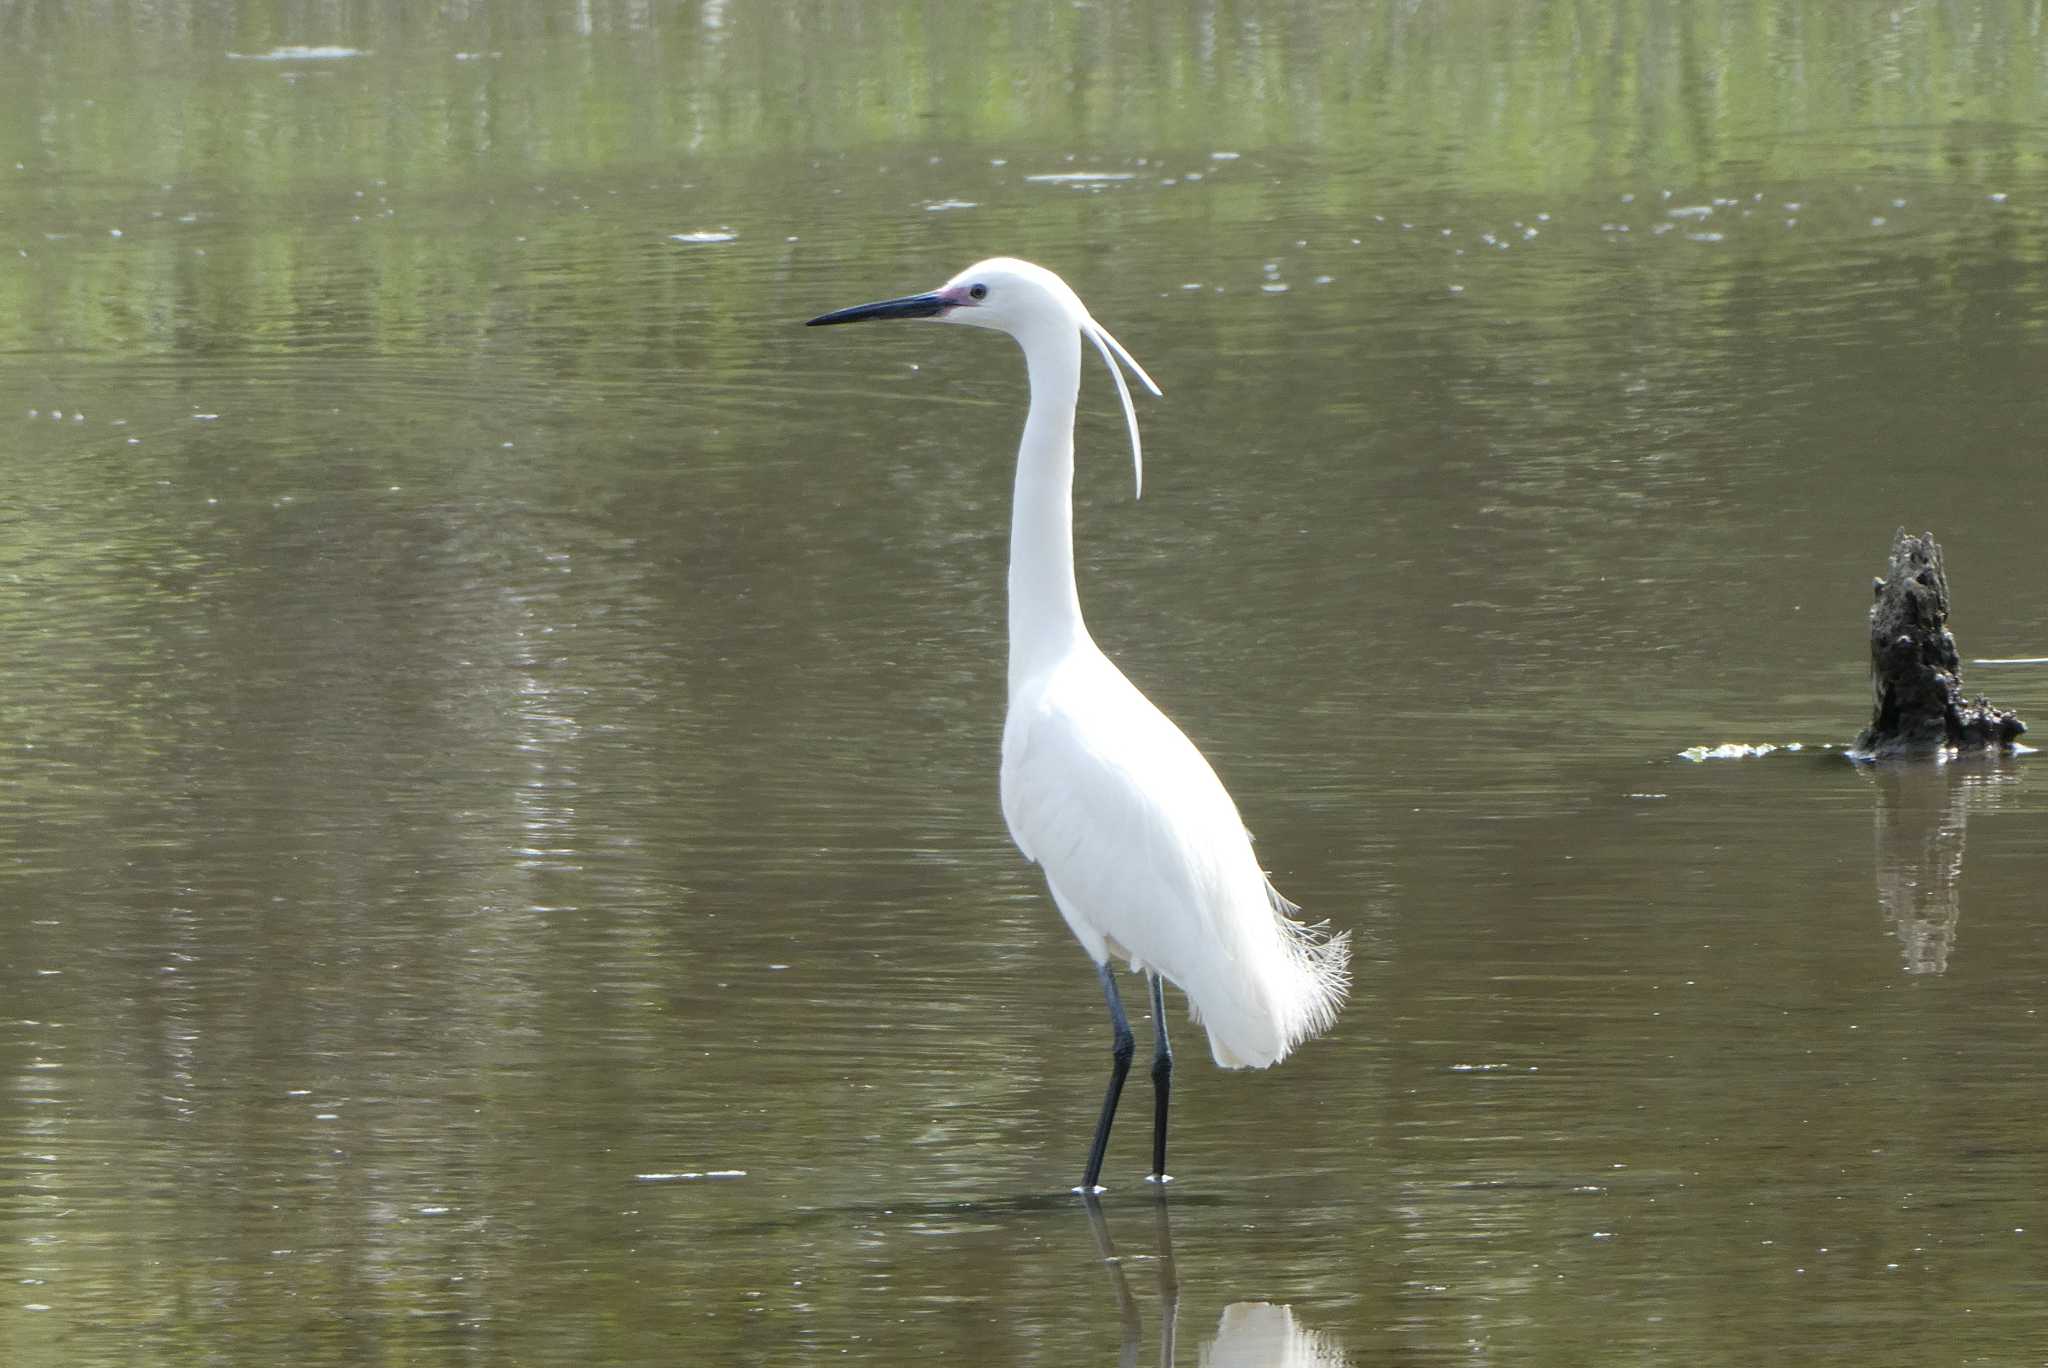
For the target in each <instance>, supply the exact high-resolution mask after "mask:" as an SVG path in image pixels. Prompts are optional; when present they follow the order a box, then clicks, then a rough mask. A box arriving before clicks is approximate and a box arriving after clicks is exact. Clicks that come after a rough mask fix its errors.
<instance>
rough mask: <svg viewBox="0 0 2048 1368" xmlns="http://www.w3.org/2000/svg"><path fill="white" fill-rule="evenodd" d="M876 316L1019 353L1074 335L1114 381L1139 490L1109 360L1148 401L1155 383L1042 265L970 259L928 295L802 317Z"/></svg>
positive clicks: (1119, 384) (1127, 398) (1130, 411)
mask: <svg viewBox="0 0 2048 1368" xmlns="http://www.w3.org/2000/svg"><path fill="white" fill-rule="evenodd" d="M877 318H928V319H931V320H933V321H935V322H939V323H966V324H969V325H971V326H973V327H977V328H993V329H994V330H995V331H997V332H1006V333H1008V334H1010V336H1012V337H1014V338H1016V339H1017V341H1018V342H1019V343H1021V344H1022V345H1023V346H1024V348H1025V350H1026V351H1027V352H1029V351H1030V350H1031V348H1032V346H1033V345H1034V342H1035V341H1036V340H1037V339H1040V338H1046V339H1058V338H1063V337H1069V336H1072V335H1073V334H1074V333H1077V332H1078V333H1079V334H1080V335H1081V336H1083V337H1085V338H1087V339H1088V340H1089V341H1090V342H1092V343H1094V344H1095V350H1097V351H1098V352H1100V353H1102V360H1103V363H1104V364H1105V365H1107V366H1108V367H1109V373H1110V375H1111V377H1112V378H1114V379H1115V381H1116V391H1117V396H1118V397H1119V398H1120V399H1122V400H1123V405H1124V418H1125V419H1126V421H1128V423H1129V424H1130V429H1131V463H1132V466H1133V468H1134V469H1135V470H1136V471H1137V473H1138V483H1139V487H1140V488H1141V489H1142V488H1143V485H1144V457H1143V456H1142V454H1141V451H1140V447H1139V443H1138V413H1137V410H1136V408H1135V407H1133V405H1132V403H1131V390H1130V386H1128V385H1126V384H1125V383H1124V376H1123V372H1122V371H1121V370H1119V369H1117V361H1118V360H1119V359H1121V360H1122V361H1123V363H1124V364H1125V365H1127V366H1129V367H1130V368H1131V373H1132V374H1133V375H1135V376H1137V377H1138V379H1139V380H1140V381H1141V382H1142V383H1143V384H1144V386H1145V388H1146V389H1148V390H1150V391H1151V392H1152V393H1153V394H1154V395H1155V396H1156V395H1158V393H1159V386H1157V385H1155V384H1153V383H1152V377H1151V376H1149V375H1147V374H1145V368H1144V367H1143V366H1141V365H1139V364H1138V362H1137V359H1136V358H1135V357H1133V356H1132V355H1131V354H1130V353H1129V352H1127V351H1125V350H1124V348H1123V345H1122V344H1121V343H1119V342H1118V341H1117V340H1116V339H1115V338H1114V337H1111V336H1110V335H1109V330H1108V329H1107V328H1105V327H1103V326H1102V325H1101V324H1100V323H1097V322H1096V321H1095V320H1094V319H1093V318H1092V317H1090V316H1089V314H1088V308H1087V306H1086V305H1084V304H1082V303H1081V297H1080V296H1079V295H1077V294H1075V293H1074V292H1073V290H1072V289H1070V288H1068V285H1067V282H1066V281H1064V280H1061V279H1060V278H1059V277H1058V276H1056V275H1054V274H1053V273H1052V272H1051V271H1048V270H1046V269H1045V267H1043V266H1035V265H1033V264H1032V263H1030V262H1028V261H1019V260H1018V259H1017V258H1015V257H990V258H989V259H988V260H986V261H977V262H975V263H974V264H973V265H972V266H969V267H968V268H967V269H966V270H964V271H962V272H960V274H958V275H956V276H954V277H953V278H952V279H951V280H949V281H947V282H946V283H945V284H944V285H941V286H940V287H939V288H938V289H936V290H932V291H929V292H927V293H925V294H914V295H904V296H902V297H901V298H899V299H885V300H882V301H881V302H879V303H875V304H857V305H855V306H854V307H853V308H850V309H839V310H836V311H834V312H832V313H828V314H820V315H818V316H817V317H816V318H813V319H811V320H810V326H812V327H817V326H819V325H821V324H826V323H860V322H865V321H867V320H869V319H877Z"/></svg>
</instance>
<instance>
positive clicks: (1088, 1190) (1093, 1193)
mask: <svg viewBox="0 0 2048 1368" xmlns="http://www.w3.org/2000/svg"><path fill="white" fill-rule="evenodd" d="M1068 1190H1069V1191H1070V1192H1072V1193H1073V1194H1074V1195H1075V1196H1076V1197H1100V1196H1101V1195H1102V1194H1103V1193H1105V1192H1107V1191H1109V1189H1108V1188H1106V1187H1104V1186H1103V1185H1102V1184H1100V1183H1097V1184H1096V1185H1095V1186H1094V1187H1076V1188H1070V1189H1068Z"/></svg>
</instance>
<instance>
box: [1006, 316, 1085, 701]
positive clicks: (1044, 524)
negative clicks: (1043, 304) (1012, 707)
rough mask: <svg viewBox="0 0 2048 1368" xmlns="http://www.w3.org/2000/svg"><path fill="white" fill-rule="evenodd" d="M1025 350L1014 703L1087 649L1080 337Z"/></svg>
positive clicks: (1014, 546) (1016, 502)
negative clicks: (1080, 500) (1078, 574)
mask: <svg viewBox="0 0 2048 1368" xmlns="http://www.w3.org/2000/svg"><path fill="white" fill-rule="evenodd" d="M1018 342H1019V343H1020V344H1022V346H1023V348H1024V362H1025V366H1026V368H1027V369H1028V370H1029V371H1030V374H1031V412H1030V414H1029V415H1028V416H1027V417H1026V418H1025V419H1024V440H1023V441H1022V442H1021V443H1020V444H1019V445H1018V447H1017V488H1016V492H1015V493H1014V495H1013V496H1012V499H1011V504H1010V696H1011V697H1012V698H1015V697H1016V695H1017V690H1018V688H1019V687H1020V686H1021V685H1022V684H1023V683H1024V682H1025V681H1026V680H1028V679H1030V678H1031V677H1032V676H1033V675H1035V674H1037V673H1038V672H1039V671H1041V670H1043V669H1045V668H1046V667H1047V666H1049V665H1051V664H1053V663H1054V662H1056V661H1058V660H1059V659H1060V658H1062V657H1063V656H1065V655H1066V654H1067V653H1069V652H1070V651H1072V650H1073V649H1074V648H1075V647H1076V646H1079V645H1082V644H1084V643H1086V642H1088V640H1089V638H1088V628H1087V627H1086V626H1085V625H1084V624H1083V623H1082V621H1081V595H1080V592H1079V591H1078V590H1077V589H1076V588H1075V586H1074V404H1075V401H1076V400H1077V399H1078V398H1079V396H1080V393H1081V335H1080V333H1079V331H1078V330H1076V329H1075V328H1073V327H1071V326H1069V327H1062V328H1058V329H1048V330H1047V331H1045V332H1041V333H1036V334H1033V335H1030V336H1026V337H1019V338H1018Z"/></svg>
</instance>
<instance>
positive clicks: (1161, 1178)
mask: <svg viewBox="0 0 2048 1368" xmlns="http://www.w3.org/2000/svg"><path fill="white" fill-rule="evenodd" d="M1145 1181H1146V1182H1148V1183H1157V1184H1159V1186H1161V1187H1165V1186H1166V1185H1167V1184H1168V1183H1170V1182H1172V1181H1173V1175H1172V1174H1170V1173H1148V1174H1146V1175H1145Z"/></svg>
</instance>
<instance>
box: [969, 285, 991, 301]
mask: <svg viewBox="0 0 2048 1368" xmlns="http://www.w3.org/2000/svg"><path fill="white" fill-rule="evenodd" d="M967 297H968V298H969V299H987V298H988V286H986V285H969V286H968V287H967Z"/></svg>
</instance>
